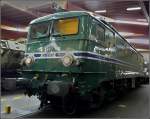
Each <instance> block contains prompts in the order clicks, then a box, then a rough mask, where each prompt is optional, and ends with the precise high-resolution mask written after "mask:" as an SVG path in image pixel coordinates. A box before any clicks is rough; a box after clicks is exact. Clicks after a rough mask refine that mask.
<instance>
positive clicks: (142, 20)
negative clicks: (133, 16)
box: [137, 19, 147, 22]
mask: <svg viewBox="0 0 150 119" xmlns="http://www.w3.org/2000/svg"><path fill="white" fill-rule="evenodd" d="M137 21H141V22H147V20H146V19H137Z"/></svg>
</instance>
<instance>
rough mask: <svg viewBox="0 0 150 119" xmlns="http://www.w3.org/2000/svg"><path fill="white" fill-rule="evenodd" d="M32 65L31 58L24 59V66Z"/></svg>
mask: <svg viewBox="0 0 150 119" xmlns="http://www.w3.org/2000/svg"><path fill="white" fill-rule="evenodd" d="M32 63H33V58H31V57H27V58H26V59H25V64H26V65H30V64H32Z"/></svg>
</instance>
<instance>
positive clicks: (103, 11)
mask: <svg viewBox="0 0 150 119" xmlns="http://www.w3.org/2000/svg"><path fill="white" fill-rule="evenodd" d="M95 13H106V10H97V11H95Z"/></svg>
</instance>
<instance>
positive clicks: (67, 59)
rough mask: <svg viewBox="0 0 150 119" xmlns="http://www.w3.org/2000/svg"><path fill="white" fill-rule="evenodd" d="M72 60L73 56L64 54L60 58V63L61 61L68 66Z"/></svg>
mask: <svg viewBox="0 0 150 119" xmlns="http://www.w3.org/2000/svg"><path fill="white" fill-rule="evenodd" d="M73 60H74V58H73V56H72V55H65V56H64V57H63V58H62V63H63V65H64V66H66V67H68V66H70V65H71V64H72V63H73Z"/></svg>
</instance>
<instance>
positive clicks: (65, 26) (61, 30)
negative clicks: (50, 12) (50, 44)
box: [53, 18, 79, 35]
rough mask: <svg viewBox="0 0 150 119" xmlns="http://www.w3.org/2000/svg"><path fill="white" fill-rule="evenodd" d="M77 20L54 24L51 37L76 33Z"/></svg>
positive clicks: (71, 19)
mask: <svg viewBox="0 0 150 119" xmlns="http://www.w3.org/2000/svg"><path fill="white" fill-rule="evenodd" d="M78 26H79V19H78V18H69V19H63V20H57V21H55V23H54V30H53V33H54V34H53V35H73V34H77V33H78Z"/></svg>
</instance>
